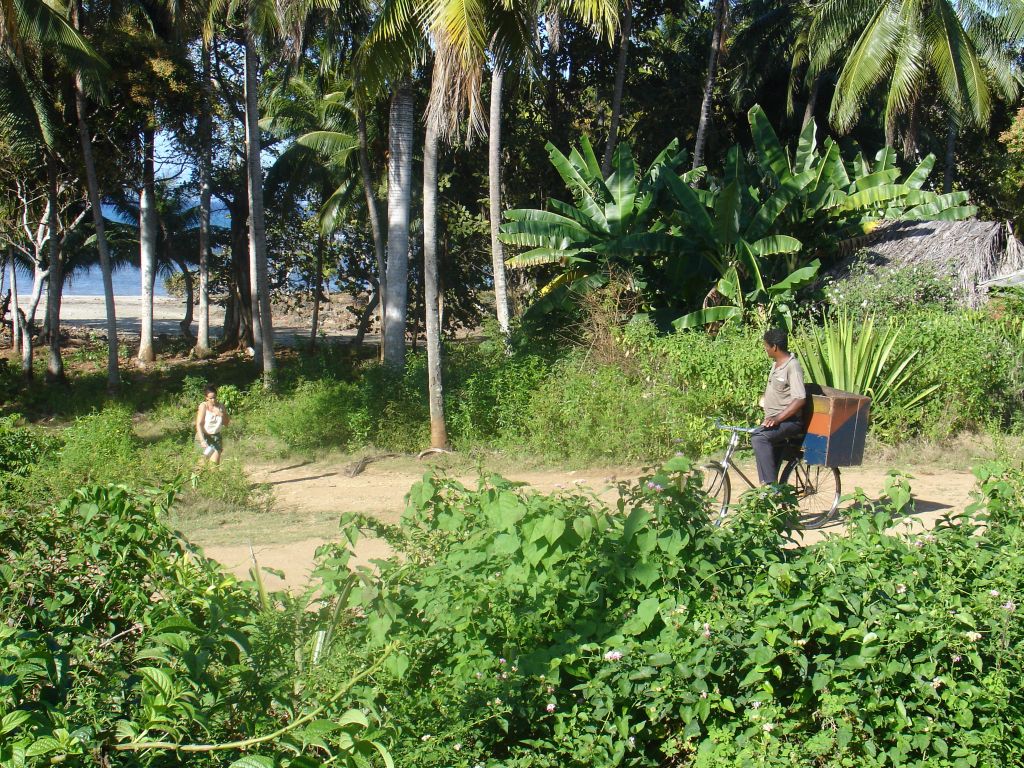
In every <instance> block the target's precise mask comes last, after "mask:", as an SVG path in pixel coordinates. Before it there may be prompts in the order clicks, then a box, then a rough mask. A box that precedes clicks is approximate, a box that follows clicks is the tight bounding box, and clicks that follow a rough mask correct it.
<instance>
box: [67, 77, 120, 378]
mask: <svg viewBox="0 0 1024 768" xmlns="http://www.w3.org/2000/svg"><path fill="white" fill-rule="evenodd" d="M75 107H76V109H77V111H78V138H79V141H80V142H81V144H82V161H83V163H84V164H85V181H86V185H87V186H88V188H89V205H90V207H91V208H92V221H93V226H94V227H95V228H96V250H98V251H99V253H100V270H101V272H102V273H103V301H104V305H105V307H106V312H107V388H108V389H110V390H112V391H114V390H117V389H118V388H119V387H120V386H121V371H120V369H119V367H118V352H117V310H116V308H115V306H114V277H113V267H112V265H111V262H110V249H109V248H108V247H107V234H106V229H105V223H104V221H103V206H102V202H101V201H102V196H101V195H100V185H99V180H98V178H97V176H96V161H95V159H94V157H93V154H92V136H91V134H90V133H89V126H88V125H87V124H86V122H85V91H84V88H83V85H82V75H81V73H78V74H76V75H75Z"/></svg>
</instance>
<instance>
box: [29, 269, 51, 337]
mask: <svg viewBox="0 0 1024 768" xmlns="http://www.w3.org/2000/svg"><path fill="white" fill-rule="evenodd" d="M49 276H50V271H49V270H47V269H43V268H42V266H41V265H40V264H39V262H38V261H37V262H35V264H34V265H33V267H32V293H31V294H30V295H29V298H28V327H29V331H31V330H32V326H34V325H35V323H36V310H37V309H38V307H39V301H40V299H42V296H43V282H44V281H45V280H46V279H47V278H48V277H49Z"/></svg>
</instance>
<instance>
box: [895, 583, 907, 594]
mask: <svg viewBox="0 0 1024 768" xmlns="http://www.w3.org/2000/svg"><path fill="white" fill-rule="evenodd" d="M906 592H907V585H906V584H897V585H896V594H897V595H903V594H906Z"/></svg>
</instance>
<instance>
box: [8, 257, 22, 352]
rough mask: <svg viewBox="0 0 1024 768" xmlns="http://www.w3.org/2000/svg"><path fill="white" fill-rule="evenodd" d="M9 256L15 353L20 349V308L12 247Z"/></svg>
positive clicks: (16, 270)
mask: <svg viewBox="0 0 1024 768" xmlns="http://www.w3.org/2000/svg"><path fill="white" fill-rule="evenodd" d="M9 254H10V257H11V261H10V263H11V351H12V352H14V354H15V355H17V354H18V350H19V349H21V315H20V313H21V309H20V308H19V306H18V265H17V264H16V263H15V261H14V249H13V248H12V249H10V251H9Z"/></svg>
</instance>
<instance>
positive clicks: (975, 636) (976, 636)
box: [964, 632, 981, 643]
mask: <svg viewBox="0 0 1024 768" xmlns="http://www.w3.org/2000/svg"><path fill="white" fill-rule="evenodd" d="M964 637H966V638H967V639H968V640H970V641H971V642H972V643H976V642H978V641H979V640H981V632H965V633H964Z"/></svg>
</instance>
